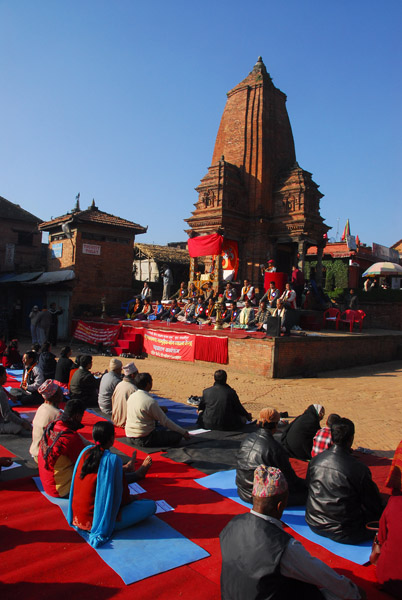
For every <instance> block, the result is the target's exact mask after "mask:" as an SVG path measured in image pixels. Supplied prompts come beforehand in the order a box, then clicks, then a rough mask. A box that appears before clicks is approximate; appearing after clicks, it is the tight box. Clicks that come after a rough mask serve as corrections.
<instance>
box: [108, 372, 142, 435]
mask: <svg viewBox="0 0 402 600" xmlns="http://www.w3.org/2000/svg"><path fill="white" fill-rule="evenodd" d="M122 371H123V381H120V383H118V384H117V386H116V387H115V389H114V392H113V396H112V421H113V423H114V424H115V425H116V427H125V426H126V420H127V400H128V399H129V397H130V396H131V394H134V392H136V391H137V386H136V385H135V383H134V379H135V376H136V375H137V373H138V369H137V367H136V366H135V364H134V363H133V362H130V363H128V364H127V365H125V366H124V367H123V369H122Z"/></svg>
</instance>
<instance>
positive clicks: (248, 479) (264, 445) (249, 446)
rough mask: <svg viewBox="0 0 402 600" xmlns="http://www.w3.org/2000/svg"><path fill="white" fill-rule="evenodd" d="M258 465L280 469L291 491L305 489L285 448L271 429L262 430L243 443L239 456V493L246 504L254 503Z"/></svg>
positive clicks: (237, 476)
mask: <svg viewBox="0 0 402 600" xmlns="http://www.w3.org/2000/svg"><path fill="white" fill-rule="evenodd" d="M258 465H267V466H268V467H277V468H278V469H280V470H281V471H282V473H283V474H284V475H285V477H286V480H287V482H288V486H289V491H296V489H300V486H302V487H304V481H303V480H302V479H300V478H299V477H297V475H296V473H295V472H294V471H293V469H292V467H291V465H290V462H289V457H288V455H287V453H286V451H285V450H284V448H283V447H282V446H281V445H280V444H279V442H277V441H276V440H275V439H274V437H273V435H272V433H271V432H270V431H269V429H264V428H260V429H258V430H257V431H254V432H253V433H251V434H250V435H249V436H248V437H247V438H246V439H245V440H244V441H243V443H242V445H241V446H240V450H239V452H238V454H237V470H236V485H237V492H238V494H239V496H240V498H241V499H242V500H244V501H245V502H252V496H251V493H252V491H253V479H254V470H255V469H256V467H258Z"/></svg>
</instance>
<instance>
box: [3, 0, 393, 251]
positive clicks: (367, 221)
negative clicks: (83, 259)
mask: <svg viewBox="0 0 402 600" xmlns="http://www.w3.org/2000/svg"><path fill="white" fill-rule="evenodd" d="M401 17H402V3H401V2H400V0H384V1H382V2H380V0H378V1H374V0H353V1H352V2H350V0H337V2H329V1H327V0H282V1H281V2H278V1H276V2H273V1H271V0H259V1H258V2H255V1H254V0H249V2H245V1H243V2H240V1H238V0H215V1H211V0H204V1H203V2H189V1H188V0H187V2H185V1H181V0H180V1H179V0H178V1H175V0H172V2H163V1H162V0H156V1H154V2H140V1H139V0H138V1H137V0H69V1H67V0H56V1H55V0H35V1H33V0H0V72H1V82H2V83H1V93H0V132H1V139H2V143H1V145H0V173H1V177H0V195H1V196H4V197H5V198H7V199H8V200H10V201H12V202H15V203H17V204H20V205H21V206H22V207H24V208H25V209H26V210H28V211H30V212H32V213H34V214H36V215H37V216H39V217H40V218H42V219H44V220H47V219H50V217H52V216H53V217H55V216H57V215H61V214H64V213H66V212H67V211H69V210H70V209H71V208H73V206H74V202H75V196H76V194H77V193H78V192H80V194H81V208H86V207H87V206H89V205H90V203H91V201H92V198H95V201H96V204H97V206H98V207H99V208H100V209H101V210H104V211H106V212H110V213H113V214H116V215H119V216H122V217H124V218H127V219H130V220H132V221H135V222H137V223H140V224H141V225H148V226H149V229H148V233H147V234H146V235H143V236H140V237H138V238H137V239H138V241H141V242H149V243H160V244H163V243H166V242H168V241H178V240H184V239H186V235H185V233H184V232H183V229H184V228H185V226H186V224H185V223H184V222H183V219H184V218H187V217H189V216H190V215H191V211H192V209H193V204H194V203H195V202H196V201H197V194H196V192H195V191H194V188H195V187H196V186H197V185H198V184H199V181H200V179H201V178H202V177H203V176H204V175H205V173H206V172H207V169H208V166H209V165H210V163H211V158H212V152H213V147H214V143H215V138H216V134H217V131H218V126H219V122H220V118H221V115H222V111H223V109H224V106H225V101H226V92H227V91H229V90H230V89H231V88H232V87H234V86H235V85H236V84H237V83H239V82H240V81H241V80H242V79H244V77H246V75H247V74H248V73H249V72H250V71H251V69H252V67H253V65H254V64H255V62H256V60H257V57H258V56H259V55H261V56H262V57H263V60H264V62H265V65H266V67H267V69H268V71H269V73H270V74H271V77H272V78H273V82H274V84H275V85H276V86H277V87H278V88H279V89H281V90H282V91H283V92H285V93H286V94H287V97H288V102H287V108H288V113H289V117H290V120H291V124H292V129H293V135H294V139H295V145H296V155H297V160H298V162H299V164H300V166H301V167H303V168H304V169H306V170H308V171H310V172H312V173H313V178H314V180H315V181H316V182H317V183H318V184H319V185H320V190H321V192H322V193H323V194H325V197H324V198H323V199H322V201H321V214H322V216H323V217H324V218H325V220H326V223H327V224H328V225H330V226H332V227H333V229H332V231H330V233H329V235H330V237H335V235H336V232H337V227H338V219H339V235H340V234H341V233H342V230H343V227H344V224H345V222H346V219H347V218H349V219H350V224H351V233H352V234H358V235H359V238H360V240H361V241H362V242H364V243H367V244H371V243H372V242H373V241H374V242H377V243H380V244H384V245H391V244H393V243H395V242H396V241H398V240H399V239H401V238H402V208H401V206H402V202H401V186H400V183H399V182H400V172H401V164H402V152H401V139H402V135H401V106H402V94H401V87H402V86H401V72H402V70H401V66H402V65H401V54H402V52H401V50H402V43H401V35H400V24H401Z"/></svg>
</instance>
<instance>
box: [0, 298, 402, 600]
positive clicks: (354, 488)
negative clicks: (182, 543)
mask: <svg viewBox="0 0 402 600" xmlns="http://www.w3.org/2000/svg"><path fill="white" fill-rule="evenodd" d="M248 291H249V290H248ZM248 291H246V292H245V294H246V296H247V293H248ZM250 302H251V301H250V299H249V298H248V297H246V299H245V306H246V307H250V306H249V305H250ZM192 304H193V299H190V302H189V303H188V305H189V306H191V305H192ZM198 304H199V303H198V302H197V305H198ZM43 352H44V353H47V354H49V353H50V348H49V347H44V348H43ZM70 356H71V349H70V348H68V347H66V348H64V349H63V350H62V355H61V357H60V359H59V361H58V362H57V364H56V365H55V373H57V375H58V378H59V379H58V380H56V379H55V378H48V379H46V380H45V381H44V376H43V368H44V367H43V364H46V363H49V364H50V362H51V361H50V359H49V357H48V356H45V359H46V360H45V359H44V360H42V361H40V359H38V357H37V355H36V353H35V352H33V351H31V352H27V353H25V354H24V355H23V364H24V375H23V378H22V383H21V388H20V389H18V390H17V392H18V395H17V396H16V395H11V397H12V398H14V400H15V399H16V397H18V398H19V399H21V401H22V402H25V403H27V402H28V400H27V398H26V395H28V394H29V395H30V399H31V400H32V403H33V404H35V403H36V404H37V403H38V401H39V399H40V401H41V402H42V403H41V405H40V406H39V408H38V410H37V412H36V414H35V417H34V420H33V424H32V425H33V427H32V444H31V447H30V453H31V455H32V456H33V458H34V459H35V461H37V463H38V469H39V475H40V478H41V482H42V485H43V488H44V491H45V492H46V493H47V494H49V495H50V496H53V497H59V498H67V497H68V498H69V509H68V521H69V523H70V525H71V526H73V527H75V528H77V529H80V530H85V531H87V532H89V540H90V543H91V544H92V545H93V546H94V547H97V546H99V545H101V544H103V543H105V542H106V541H107V540H108V539H109V538H110V537H111V536H112V534H113V531H116V530H119V529H123V528H126V527H130V526H131V525H133V524H135V523H138V522H139V521H142V520H143V519H146V518H147V517H149V516H151V515H153V514H154V513H155V509H156V506H155V503H154V502H153V501H152V500H144V501H139V500H137V499H133V497H132V496H130V493H129V489H128V484H129V483H132V482H134V481H137V480H139V479H141V478H143V477H145V476H146V474H147V472H148V470H149V468H150V467H151V463H152V460H151V458H150V457H149V456H147V457H146V458H145V460H144V461H143V463H142V465H141V466H140V467H139V468H138V469H137V470H136V469H135V460H136V452H135V451H134V453H133V456H132V458H131V460H129V461H128V462H127V463H126V464H125V465H123V463H122V461H121V459H120V458H119V457H118V456H117V455H116V454H114V453H113V452H111V448H112V446H113V443H114V439H115V427H119V428H122V427H124V429H125V435H126V437H127V438H128V440H129V441H130V442H131V443H132V444H133V445H135V446H138V447H140V448H157V447H166V446H167V447H169V446H177V445H178V444H180V443H181V442H182V440H183V439H184V440H188V439H190V434H189V432H188V431H187V430H186V429H184V428H182V427H181V426H179V425H177V424H176V423H175V422H174V421H173V420H171V419H169V418H168V416H167V415H166V412H167V410H166V409H164V408H163V407H160V406H159V404H158V402H157V400H156V398H154V397H153V396H152V395H151V390H152V385H153V380H152V376H151V375H150V374H149V373H138V370H137V368H136V366H135V364H134V363H133V362H130V363H128V364H126V365H124V366H123V364H122V362H121V361H120V360H119V359H117V358H112V359H111V360H110V364H109V370H108V371H107V372H105V373H104V374H103V376H102V377H100V374H95V375H96V376H95V375H94V374H92V373H91V370H90V369H91V367H92V357H90V356H81V357H80V359H79V361H78V365H77V364H76V363H74V362H73V361H72V360H71V359H70ZM50 358H51V357H50ZM59 363H61V364H60V366H59ZM41 365H42V366H41ZM72 371H73V375H72V376H71V372H72ZM6 379H7V372H6V369H5V367H4V366H0V433H12V434H15V435H18V434H20V433H23V432H24V431H31V425H30V424H29V422H28V421H27V420H25V419H23V418H21V417H20V416H19V415H18V414H17V412H14V411H13V410H12V408H10V404H9V393H8V392H6V390H5V389H4V387H3V386H4V385H5V382H6ZM68 382H69V383H68ZM62 389H69V392H70V397H71V399H70V400H69V401H68V402H67V403H66V404H65V406H64V410H60V405H61V403H62V402H63V400H64V397H63V392H62ZM11 391H13V390H11ZM95 405H97V406H98V407H99V409H100V410H101V411H102V413H103V414H104V416H105V419H104V420H102V421H99V422H97V423H96V424H95V425H94V427H93V431H92V437H93V441H94V444H93V445H88V441H87V440H86V439H85V438H84V437H82V436H81V435H80V430H82V429H83V427H84V426H83V424H82V420H83V415H84V413H85V410H86V408H87V407H89V406H95ZM197 411H198V422H197V426H198V427H201V428H205V429H212V430H218V431H219V430H221V431H242V430H244V429H243V428H244V426H245V425H246V423H247V422H250V421H251V420H252V415H251V413H250V412H248V410H247V409H246V408H245V407H244V406H243V405H242V404H241V402H240V400H239V397H238V395H237V393H236V391H235V390H234V389H233V388H232V387H230V386H229V385H228V384H227V374H226V372H225V371H224V370H221V369H220V370H218V371H216V372H215V374H214V384H213V385H212V386H211V387H209V388H206V389H205V390H204V391H203V393H202V397H201V399H200V401H199V404H198V407H197ZM324 415H325V409H324V407H323V406H322V405H320V404H311V405H310V406H308V407H307V409H306V410H305V411H304V412H303V414H301V415H300V416H298V417H296V418H295V419H294V420H293V421H292V422H291V423H290V424H289V423H287V422H284V421H283V419H281V415H280V413H279V412H278V411H277V409H276V408H274V407H270V406H267V407H265V408H264V409H262V410H261V411H260V413H259V416H258V418H257V420H256V423H255V426H254V427H251V429H252V430H251V431H249V432H248V433H246V435H245V437H244V439H243V441H242V443H241V446H240V449H239V450H238V453H237V458H236V460H237V466H236V486H237V492H238V495H239V497H240V498H241V499H242V500H243V501H244V502H246V503H249V504H250V508H251V505H252V508H251V510H250V512H248V513H245V514H242V515H238V516H237V517H235V518H234V519H232V520H231V521H230V523H229V524H228V525H227V526H226V527H225V528H224V530H223V531H222V533H221V536H220V539H221V550H222V575H221V587H222V598H227V599H229V598H230V599H231V600H233V599H239V600H243V599H244V598H268V597H269V598H292V597H295V598H309V599H310V598H311V599H314V598H332V599H336V598H344V599H353V598H355V599H358V598H364V597H365V594H364V592H363V590H361V589H360V588H358V587H357V586H356V585H355V584H354V583H352V582H351V581H350V580H349V579H347V578H346V577H343V576H340V575H338V574H337V573H336V572H335V571H333V570H332V569H331V568H330V567H328V566H327V565H325V564H324V563H322V562H321V561H319V560H317V559H315V558H313V557H312V556H311V555H310V554H309V553H308V552H307V551H306V550H305V549H304V548H303V546H302V545H301V544H300V543H299V542H297V541H296V540H295V539H294V538H292V536H291V535H289V534H288V533H287V532H285V531H283V528H282V524H281V522H280V518H281V516H282V513H283V511H284V509H285V507H286V506H287V505H288V506H300V505H303V506H304V505H305V507H306V514H305V518H306V522H307V524H308V525H309V527H310V528H311V530H312V531H313V532H315V533H316V534H318V535H319V536H323V537H327V538H330V539H331V540H334V541H337V542H340V543H343V544H358V543H360V542H363V541H365V540H370V539H372V538H373V536H374V532H373V530H372V529H368V528H367V527H366V526H367V524H368V523H369V522H372V521H375V522H378V521H379V532H378V543H377V545H376V546H375V551H374V550H373V554H372V562H376V563H377V572H378V579H379V581H380V583H381V584H382V585H383V586H384V589H386V590H387V591H389V593H391V594H394V597H395V598H400V597H401V595H398V594H400V593H401V586H402V576H401V574H400V572H399V575H398V571H397V567H395V563H396V562H397V559H396V558H395V557H396V554H397V548H396V543H397V541H396V539H398V538H397V537H396V536H400V535H401V533H402V530H401V522H402V520H401V511H402V501H401V500H402V498H401V495H400V494H401V469H402V443H401V449H400V450H399V449H398V450H397V452H396V453H395V458H394V463H393V467H392V470H391V474H390V477H389V480H388V483H387V485H389V487H391V488H392V490H393V496H392V497H391V499H390V500H389V502H388V504H387V506H386V508H385V510H384V501H383V500H382V498H381V496H380V493H379V490H378V488H377V486H376V484H375V483H374V482H373V480H372V476H371V472H370V470H369V468H368V467H367V466H366V465H364V464H363V463H362V462H361V461H359V459H358V457H356V456H354V454H353V451H352V444H353V440H354V434H355V427H354V424H353V422H352V421H350V420H349V419H347V418H344V417H341V416H339V415H337V414H330V415H329V416H328V419H327V421H326V425H325V426H323V427H321V420H322V419H323V417H324ZM293 459H299V460H302V461H308V462H309V464H308V469H307V475H306V477H305V478H302V477H299V476H298V475H296V472H295V470H294V466H292V464H291V460H293ZM6 463H7V461H6V462H4V461H2V464H3V465H5V464H6ZM399 539H400V538H399Z"/></svg>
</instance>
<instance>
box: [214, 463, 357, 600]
mask: <svg viewBox="0 0 402 600" xmlns="http://www.w3.org/2000/svg"><path fill="white" fill-rule="evenodd" d="M287 499H288V485H287V482H286V479H285V477H284V475H283V473H282V472H281V471H280V470H279V469H277V468H275V467H266V466H265V465H259V466H258V467H257V468H256V469H255V472H254V484H253V508H252V510H251V511H250V512H247V513H245V514H242V515H237V516H236V517H234V518H233V519H232V520H231V521H230V522H229V523H228V525H226V527H225V529H224V530H223V531H222V532H221V534H220V536H219V537H220V544H221V552H222V572H221V598H222V600H257V599H259V600H263V599H264V600H268V599H269V600H288V599H289V600H291V599H293V598H294V599H297V600H318V599H325V600H338V599H339V600H340V599H343V600H349V599H350V600H352V599H354V600H358V599H360V598H365V597H366V596H365V593H364V591H363V590H361V589H360V588H358V586H356V585H355V584H354V583H352V581H350V579H347V578H346V577H344V576H343V575H338V573H336V572H335V571H334V570H333V569H331V568H330V567H328V566H327V565H326V564H325V563H323V562H321V561H320V560H318V559H317V558H314V557H313V556H311V554H309V553H308V552H307V550H305V549H304V548H303V546H302V545H301V543H300V542H298V541H297V540H295V539H294V538H293V537H292V536H291V535H290V534H289V533H287V532H285V531H284V530H283V525H282V523H281V521H280V518H281V516H282V513H283V511H284V509H285V508H286V503H287Z"/></svg>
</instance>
